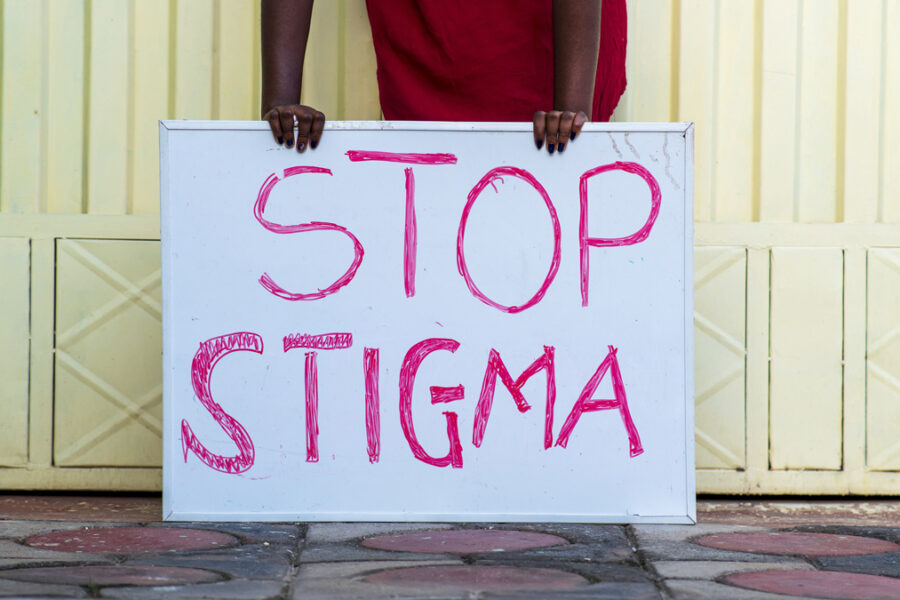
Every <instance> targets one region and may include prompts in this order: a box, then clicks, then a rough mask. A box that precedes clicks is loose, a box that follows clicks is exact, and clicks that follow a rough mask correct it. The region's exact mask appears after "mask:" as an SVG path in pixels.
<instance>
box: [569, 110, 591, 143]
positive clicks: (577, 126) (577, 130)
mask: <svg viewBox="0 0 900 600" xmlns="http://www.w3.org/2000/svg"><path fill="white" fill-rule="evenodd" d="M587 120H588V119H587V115H586V114H584V111H582V110H579V111H578V114H576V115H575V119H574V120H573V121H572V135H571V139H572V141H575V138H577V137H578V136H579V135H581V128H582V127H584V124H585V123H587Z"/></svg>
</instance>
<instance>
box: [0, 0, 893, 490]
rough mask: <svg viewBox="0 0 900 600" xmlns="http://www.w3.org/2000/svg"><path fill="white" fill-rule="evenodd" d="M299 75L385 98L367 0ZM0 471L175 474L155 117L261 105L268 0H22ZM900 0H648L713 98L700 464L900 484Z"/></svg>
mask: <svg viewBox="0 0 900 600" xmlns="http://www.w3.org/2000/svg"><path fill="white" fill-rule="evenodd" d="M314 19H315V22H314V26H313V34H312V37H311V40H310V48H309V51H308V54H307V68H306V72H305V91H304V98H303V101H304V102H305V103H307V104H311V105H314V106H316V107H317V108H320V109H321V110H323V111H324V112H325V113H326V115H327V116H328V117H329V118H332V119H377V118H379V116H380V110H379V106H378V99H377V86H376V81H375V62H374V56H373V54H372V49H371V35H370V33H369V30H368V22H367V19H366V16H365V6H364V1H363V0H320V1H319V2H317V3H316V8H315V13H314ZM0 32H2V47H0V115H2V118H0V282H2V287H0V291H2V298H3V306H4V311H3V312H2V314H0V344H2V345H3V347H4V348H7V349H8V350H7V351H5V355H4V358H5V360H4V361H3V363H2V364H0V377H2V382H3V383H2V385H0V465H5V466H7V467H8V468H0V487H4V486H5V487H20V488H22V487H45V488H46V487H51V488H52V487H56V488H100V489H158V487H159V468H158V465H159V455H160V454H159V431H160V427H161V426H160V403H161V396H160V390H159V376H158V374H159V345H160V341H159V312H160V309H159V259H158V252H159V250H158V244H157V243H156V241H155V240H158V231H159V229H158V175H157V168H158V166H157V151H158V146H157V124H156V123H157V120H158V119H181V118H190V119H255V118H258V112H259V108H258V105H259V98H258V92H257V90H258V89H259V78H260V72H259V33H258V32H259V7H258V2H255V1H251V0H0ZM898 40H900V0H631V1H630V2H629V53H628V78H629V87H628V91H627V92H626V95H625V97H624V98H623V101H622V102H621V103H620V106H619V108H618V109H617V111H616V114H615V119H617V120H635V121H670V120H671V121H694V122H696V124H697V127H696V138H695V139H696V186H695V216H696V219H697V221H698V226H697V240H696V241H697V246H698V248H697V254H696V299H697V302H696V309H697V315H696V316H697V319H696V339H697V343H696V346H697V349H696V363H697V443H698V446H697V459H698V468H699V471H698V485H699V489H700V490H701V491H718V492H756V493H777V492H786V493H841V492H846V491H854V492H858V493H900V444H898V443H897V442H896V437H897V435H896V432H897V431H900V317H898V315H900V311H898V310H897V306H900V169H898V168H897V165H900V111H898V110H897V108H896V107H897V106H900V41H898Z"/></svg>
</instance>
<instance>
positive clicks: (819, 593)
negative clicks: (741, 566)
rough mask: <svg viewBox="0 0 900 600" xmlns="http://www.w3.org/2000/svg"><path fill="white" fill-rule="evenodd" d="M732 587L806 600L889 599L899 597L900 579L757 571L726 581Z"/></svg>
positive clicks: (831, 572) (823, 572) (854, 574)
mask: <svg viewBox="0 0 900 600" xmlns="http://www.w3.org/2000/svg"><path fill="white" fill-rule="evenodd" d="M725 582H726V583H729V584H731V585H736V586H740V587H743V588H749V589H752V590H759V591H763V592H772V593H775V594H791V595H795V596H801V597H807V598H829V599H837V600H890V599H896V598H900V579H895V578H893V577H882V576H880V575H862V574H859V573H837V572H834V571H757V572H754V573H737V574H735V575H730V576H728V577H726V578H725Z"/></svg>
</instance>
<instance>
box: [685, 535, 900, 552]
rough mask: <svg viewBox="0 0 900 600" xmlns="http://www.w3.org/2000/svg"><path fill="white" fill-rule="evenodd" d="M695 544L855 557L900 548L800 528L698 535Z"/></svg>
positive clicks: (886, 542)
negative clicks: (699, 536) (810, 531)
mask: <svg viewBox="0 0 900 600" xmlns="http://www.w3.org/2000/svg"><path fill="white" fill-rule="evenodd" d="M694 543H695V544H699V545H701V546H708V547H710V548H718V549H720V550H737V551H740V552H755V553H761V554H799V555H803V556H858V555H861V554H884V553H887V552H898V551H900V546H898V545H897V544H894V543H893V542H888V541H885V540H879V539H876V538H870V537H862V536H857V535H835V534H830V533H808V532H802V531H760V532H750V533H722V534H716V535H709V536H704V537H701V538H698V539H696V540H694Z"/></svg>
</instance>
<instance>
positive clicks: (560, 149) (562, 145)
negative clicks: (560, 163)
mask: <svg viewBox="0 0 900 600" xmlns="http://www.w3.org/2000/svg"><path fill="white" fill-rule="evenodd" d="M565 149H566V145H565V144H560V145H559V153H560V154H562V152H563V150H565Z"/></svg>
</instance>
